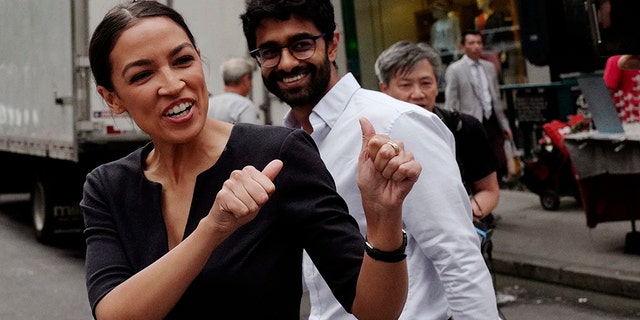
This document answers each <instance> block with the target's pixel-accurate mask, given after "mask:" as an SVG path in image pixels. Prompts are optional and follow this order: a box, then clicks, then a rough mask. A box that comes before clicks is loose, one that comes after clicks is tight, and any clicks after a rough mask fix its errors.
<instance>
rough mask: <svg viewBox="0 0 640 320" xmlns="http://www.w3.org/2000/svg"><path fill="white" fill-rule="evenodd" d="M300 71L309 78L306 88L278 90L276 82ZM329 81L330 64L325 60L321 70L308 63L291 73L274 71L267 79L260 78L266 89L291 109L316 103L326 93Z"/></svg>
mask: <svg viewBox="0 0 640 320" xmlns="http://www.w3.org/2000/svg"><path fill="white" fill-rule="evenodd" d="M301 71H302V72H306V73H308V74H309V75H310V76H311V82H310V83H309V85H308V86H306V87H303V88H296V89H293V90H280V87H278V82H277V80H282V78H283V77H286V76H287V75H289V74H299V73H300V72H301ZM330 79H331V64H330V62H329V60H328V59H325V61H324V62H323V64H322V67H321V68H318V67H317V66H316V65H314V64H310V63H309V64H306V65H304V66H301V67H296V68H294V69H293V70H292V71H291V72H287V73H285V72H278V71H275V72H272V73H271V74H269V76H268V77H267V78H265V77H264V76H262V81H263V82H264V85H265V86H266V87H267V89H269V91H271V93H273V94H274V95H275V96H276V97H278V98H280V100H282V101H284V102H285V103H286V104H288V105H289V106H290V107H292V108H295V107H298V106H305V105H315V104H316V103H318V101H320V99H322V97H323V96H324V94H325V92H326V91H327V87H328V86H329V81H330Z"/></svg>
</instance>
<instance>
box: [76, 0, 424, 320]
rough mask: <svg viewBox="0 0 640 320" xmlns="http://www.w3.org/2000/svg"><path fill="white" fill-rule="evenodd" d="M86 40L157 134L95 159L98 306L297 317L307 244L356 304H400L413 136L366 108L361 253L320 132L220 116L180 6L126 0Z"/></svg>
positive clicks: (110, 97)
mask: <svg viewBox="0 0 640 320" xmlns="http://www.w3.org/2000/svg"><path fill="white" fill-rule="evenodd" d="M89 51H90V62H91V70H92V72H93V75H94V78H95V81H96V85H97V90H98V92H99V94H100V95H101V96H102V98H103V99H104V101H105V102H106V103H107V105H108V106H109V108H110V109H111V110H112V111H113V112H114V113H116V114H121V113H124V112H127V113H128V114H129V115H130V116H131V117H132V118H133V120H134V121H135V122H136V124H137V125H138V126H139V127H140V128H141V129H142V130H143V131H144V132H146V133H147V134H148V135H149V136H150V138H151V142H150V143H149V144H147V145H146V146H144V147H142V148H140V149H138V150H135V151H134V152H132V153H131V154H129V155H128V156H126V157H124V158H122V159H119V160H117V161H114V162H111V163H107V164H104V165H101V166H99V167H98V168H96V169H94V170H93V171H92V172H91V173H89V174H88V175H87V179H86V182H85V186H84V196H83V199H82V202H81V207H82V210H83V214H84V218H85V225H86V228H85V238H86V244H87V252H86V269H87V290H88V295H89V302H90V304H91V307H92V310H93V313H94V316H95V318H96V319H163V318H164V319H195V318H202V317H207V318H221V319H231V318H233V319H298V318H299V313H300V299H301V296H302V281H301V279H302V271H301V269H302V252H303V249H305V250H306V251H307V252H308V253H309V255H310V256H311V257H312V258H313V259H314V261H316V263H317V265H318V266H319V268H320V269H321V270H322V272H323V274H324V275H325V277H326V279H327V282H328V283H330V284H331V287H332V288H333V289H334V292H335V295H336V297H338V299H340V301H341V302H342V303H343V305H344V307H345V309H347V310H348V311H350V312H351V311H353V313H354V314H356V315H357V316H358V317H360V318H367V317H373V316H380V317H382V318H397V316H398V315H399V313H400V310H402V306H403V303H404V300H405V298H406V293H407V269H406V263H405V261H404V257H405V255H404V248H405V246H406V238H403V231H402V222H401V211H402V202H403V199H404V197H405V196H406V195H407V193H408V192H409V191H410V190H411V188H412V186H413V183H414V182H415V181H416V180H417V178H418V176H419V174H420V171H421V167H420V165H419V164H418V163H417V162H416V161H415V160H414V158H413V155H412V154H411V153H410V152H406V151H404V150H403V147H402V143H401V142H400V141H391V140H390V139H389V138H388V137H387V136H384V135H376V134H375V131H374V129H373V127H372V126H371V124H370V123H369V122H368V121H367V120H366V119H362V120H361V125H362V131H363V147H362V152H361V153H360V158H359V159H358V161H359V162H358V163H359V173H360V174H359V180H358V186H359V187H360V188H361V189H362V195H363V196H362V199H363V205H364V207H365V208H367V217H368V218H371V223H372V224H373V225H375V226H377V227H376V228H373V229H371V230H372V231H371V232H369V233H368V234H367V237H368V245H367V246H368V249H367V252H368V254H367V255H364V252H365V239H363V237H362V235H361V234H360V232H359V230H358V225H357V223H356V222H355V220H354V219H353V218H352V217H351V216H350V215H349V214H348V212H347V206H346V204H345V202H344V200H343V199H342V198H341V197H340V196H339V195H338V194H337V193H336V190H335V185H334V181H333V180H332V178H331V175H330V174H329V172H328V171H327V170H326V168H325V166H324V164H323V162H322V159H321V158H320V156H319V155H318V150H317V148H316V146H315V144H314V143H313V140H312V139H311V138H310V137H309V135H308V134H306V133H305V132H304V131H302V130H291V129H286V128H283V127H275V126H258V125H251V124H236V125H232V124H229V123H225V122H221V121H217V120H215V119H211V118H208V117H207V109H208V92H207V86H206V83H205V78H204V72H203V68H202V62H201V58H200V51H199V49H198V48H197V46H196V43H195V40H194V38H193V35H192V34H191V32H190V31H189V29H188V27H187V25H186V23H185V22H184V20H183V18H182V17H181V15H180V14H179V13H177V12H176V11H174V10H173V9H171V8H169V7H167V6H165V5H163V4H160V3H158V2H155V1H137V2H134V3H131V4H126V5H119V6H117V7H115V8H114V9H112V10H111V11H109V12H108V13H107V15H106V16H105V17H104V19H103V21H102V22H101V23H100V24H99V25H98V26H97V28H96V30H95V32H94V34H93V37H92V39H91V43H90V50H89ZM259 169H261V171H260V170H259ZM380 317H378V318H380Z"/></svg>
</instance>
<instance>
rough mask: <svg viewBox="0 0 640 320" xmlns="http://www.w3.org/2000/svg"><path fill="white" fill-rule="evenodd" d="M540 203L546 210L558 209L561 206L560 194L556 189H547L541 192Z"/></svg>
mask: <svg viewBox="0 0 640 320" xmlns="http://www.w3.org/2000/svg"><path fill="white" fill-rule="evenodd" d="M540 204H541V205H542V208H544V209H545V210H549V211H555V210H558V208H560V196H559V195H558V193H557V192H555V191H552V190H545V191H543V192H542V193H541V194H540Z"/></svg>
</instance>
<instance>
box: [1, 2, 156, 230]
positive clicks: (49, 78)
mask: <svg viewBox="0 0 640 320" xmlns="http://www.w3.org/2000/svg"><path fill="white" fill-rule="evenodd" d="M94 1H95V0H91V1H88V0H85V1H63V0H55V1H41V0H32V1H26V0H19V1H18V0H2V1H0V43H1V44H2V45H1V46H0V163H2V167H3V168H4V170H2V171H3V172H2V173H1V174H0V190H2V192H16V191H18V192H23V191H29V192H30V193H31V203H32V206H31V208H32V210H31V211H32V218H33V226H34V229H35V233H36V237H37V239H38V240H40V241H42V242H48V241H50V240H53V239H54V238H55V237H56V236H57V235H59V234H61V233H68V232H77V231H79V230H81V229H82V225H83V223H82V215H81V213H80V210H79V206H78V204H79V200H80V199H81V196H82V184H83V182H84V178H85V175H86V173H87V172H88V170H90V169H92V168H93V167H95V166H96V165H98V164H100V163H103V162H106V161H109V160H111V159H114V158H115V157H117V156H121V155H123V154H125V153H127V152H130V151H131V150H132V149H133V148H135V147H137V146H139V145H142V144H143V143H145V142H147V141H148V137H147V135H146V134H144V133H143V132H141V131H140V130H139V129H138V128H137V127H136V126H135V124H134V123H133V121H131V119H129V118H128V117H127V116H121V115H115V114H112V113H111V112H110V111H109V109H108V108H106V106H105V105H104V104H101V103H99V100H98V99H97V96H95V94H94V93H93V92H94V91H95V85H94V84H93V81H92V79H91V72H90V70H89V64H88V56H87V51H88V43H89V40H88V39H89V35H90V23H89V19H90V10H89V6H88V5H89V2H94ZM109 2H111V4H113V3H114V2H113V1H109ZM102 15H104V11H103V12H101V14H100V17H101V16H102Z"/></svg>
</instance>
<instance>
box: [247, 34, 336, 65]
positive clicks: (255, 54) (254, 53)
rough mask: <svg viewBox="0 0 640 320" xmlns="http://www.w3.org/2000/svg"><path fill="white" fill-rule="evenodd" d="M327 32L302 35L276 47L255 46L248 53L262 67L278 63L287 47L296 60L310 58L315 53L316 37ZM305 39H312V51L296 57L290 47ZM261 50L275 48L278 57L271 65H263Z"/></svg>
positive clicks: (318, 37) (320, 36)
mask: <svg viewBox="0 0 640 320" xmlns="http://www.w3.org/2000/svg"><path fill="white" fill-rule="evenodd" d="M326 35H327V34H326V33H321V34H319V35H317V36H311V37H304V38H301V39H297V40H295V41H293V42H291V43H289V44H286V45H284V46H276V47H267V48H256V49H253V50H251V51H249V55H251V57H252V58H253V59H255V60H256V62H257V63H258V65H259V66H261V67H263V68H273V67H275V66H277V65H278V64H279V63H280V59H281V58H282V49H284V48H287V50H289V53H290V54H291V55H292V56H293V57H294V58H296V59H298V60H307V59H309V58H311V57H312V56H313V55H314V54H315V53H316V41H318V39H320V38H324V37H325V36H326ZM305 40H313V52H312V53H311V54H310V55H309V56H308V57H306V58H299V57H297V53H295V52H294V50H292V49H291V47H292V46H294V45H295V44H297V43H299V42H300V41H305ZM263 50H276V51H277V52H278V57H277V61H276V62H275V63H274V64H273V65H269V66H265V65H264V63H263V61H262V58H261V56H262V55H261V54H260V52H261V51H263ZM274 60H276V58H274Z"/></svg>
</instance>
